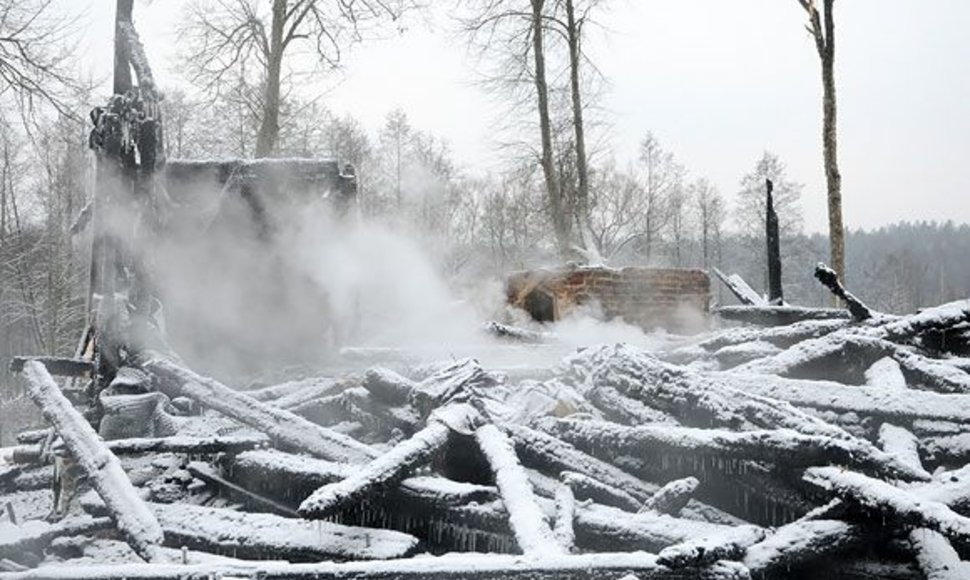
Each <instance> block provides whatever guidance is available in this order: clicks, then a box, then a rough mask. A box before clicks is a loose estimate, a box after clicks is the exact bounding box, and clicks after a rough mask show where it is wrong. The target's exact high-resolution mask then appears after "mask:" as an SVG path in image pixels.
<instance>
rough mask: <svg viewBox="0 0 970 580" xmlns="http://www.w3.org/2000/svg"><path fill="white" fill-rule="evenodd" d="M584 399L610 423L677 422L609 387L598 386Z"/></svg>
mask: <svg viewBox="0 0 970 580" xmlns="http://www.w3.org/2000/svg"><path fill="white" fill-rule="evenodd" d="M586 398H587V399H589V402H590V403H592V404H593V406H595V407H596V408H597V409H599V410H600V411H602V412H603V415H604V416H606V418H607V419H609V420H611V421H616V422H617V423H625V424H628V425H639V424H641V423H672V424H676V423H677V421H676V420H675V419H674V418H673V417H671V416H670V415H668V414H666V413H664V412H663V411H658V410H657V409H654V408H652V407H648V406H647V405H644V404H643V403H642V402H640V401H638V400H636V399H632V398H630V397H627V396H626V395H624V394H623V393H621V392H619V391H618V390H616V389H615V388H613V387H611V386H609V385H598V386H596V387H593V388H592V389H590V390H589V391H588V392H587V393H586Z"/></svg>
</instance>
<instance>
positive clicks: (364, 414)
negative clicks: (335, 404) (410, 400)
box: [341, 387, 420, 435]
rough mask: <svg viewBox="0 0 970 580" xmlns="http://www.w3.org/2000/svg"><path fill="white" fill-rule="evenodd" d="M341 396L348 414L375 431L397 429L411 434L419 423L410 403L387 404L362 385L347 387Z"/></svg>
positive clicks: (383, 431)
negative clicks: (400, 404)
mask: <svg viewBox="0 0 970 580" xmlns="http://www.w3.org/2000/svg"><path fill="white" fill-rule="evenodd" d="M341 398H342V404H343V405H344V407H345V408H347V410H348V412H349V413H350V416H351V417H353V418H354V419H355V420H356V421H358V422H360V423H361V424H362V425H364V426H365V427H367V428H369V429H370V430H371V431H372V432H375V433H387V432H390V431H392V430H394V429H399V430H401V432H403V433H404V434H405V435H411V434H413V433H414V431H415V430H416V429H417V427H418V424H419V423H420V417H418V414H417V412H416V411H415V410H414V409H413V408H412V407H411V406H410V405H402V406H393V405H388V404H387V403H384V402H382V401H379V400H378V399H377V398H376V397H374V396H373V395H372V394H371V392H370V391H369V390H367V389H365V388H363V387H355V388H353V389H347V390H346V391H344V392H343V393H342V394H341Z"/></svg>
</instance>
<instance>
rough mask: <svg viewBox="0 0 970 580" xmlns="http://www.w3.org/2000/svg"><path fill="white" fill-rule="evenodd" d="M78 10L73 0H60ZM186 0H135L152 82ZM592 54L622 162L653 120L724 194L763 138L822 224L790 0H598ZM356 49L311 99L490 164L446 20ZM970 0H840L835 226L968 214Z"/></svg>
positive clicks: (800, 34) (493, 110)
mask: <svg viewBox="0 0 970 580" xmlns="http://www.w3.org/2000/svg"><path fill="white" fill-rule="evenodd" d="M66 1H67V4H68V6H77V5H79V4H81V3H82V2H83V0H66ZM83 3H84V5H86V6H88V9H87V11H86V17H85V19H86V21H87V22H86V24H87V25H88V33H87V37H86V40H85V42H84V43H83V46H84V49H85V50H86V51H87V55H88V58H87V59H86V62H87V63H89V64H90V66H91V67H92V72H94V73H95V74H99V75H104V76H105V77H106V76H107V75H108V72H109V68H108V66H109V64H110V62H111V60H110V59H111V56H110V55H111V44H110V38H111V30H112V23H113V17H114V16H113V12H114V4H115V3H114V2H111V1H110V0H89V1H87V2H83ZM183 4H184V0H155V1H154V2H151V3H150V4H149V3H145V2H138V3H137V4H136V8H135V21H136V27H137V28H138V30H139V32H140V34H141V36H142V39H143V41H144V43H145V46H146V50H147V52H148V55H149V58H150V59H151V61H152V63H153V67H154V68H155V74H156V77H157V78H158V79H159V80H160V83H161V84H162V85H163V86H164V85H166V84H172V83H175V82H179V81H180V78H179V75H178V71H177V67H176V66H175V63H174V61H173V57H174V55H175V54H176V52H177V49H178V47H177V43H176V39H175V37H174V34H173V29H174V27H175V24H176V23H177V21H178V18H179V16H180V14H181V6H182V5H183ZM608 5H609V8H608V10H606V11H603V12H601V14H600V16H599V20H600V22H601V24H602V30H601V31H599V32H597V33H595V35H594V36H593V37H592V38H591V39H590V41H589V46H588V50H589V51H590V52H591V54H592V55H593V58H594V59H595V61H596V63H597V65H598V66H599V68H600V69H601V70H602V72H603V73H604V75H605V76H606V78H607V79H608V80H609V82H610V87H609V89H608V92H607V93H606V95H605V98H604V102H603V107H604V109H605V117H606V118H607V119H608V120H609V121H610V122H611V125H612V128H611V130H610V137H611V141H612V144H613V150H614V153H615V155H616V157H617V159H618V160H620V162H621V163H625V162H626V161H627V160H629V159H633V158H634V157H635V155H636V150H637V145H638V142H639V141H640V139H642V137H643V135H644V133H645V132H647V131H653V132H654V134H655V135H656V136H657V137H658V138H659V139H660V141H661V143H663V144H664V146H665V147H666V148H668V149H670V150H671V151H673V152H674V154H675V155H676V156H677V157H678V158H679V160H680V161H681V162H682V163H684V164H685V165H686V166H687V168H688V169H689V171H690V172H691V175H692V176H705V177H707V178H709V179H710V180H711V181H712V182H713V183H715V184H716V185H717V186H718V187H719V188H720V190H721V191H722V192H723V193H724V194H725V195H726V196H727V197H728V198H729V199H730V198H731V197H733V195H734V193H735V192H736V191H737V188H738V182H739V180H740V178H741V176H742V175H743V174H744V173H745V172H747V171H749V170H750V168H751V167H752V166H753V165H754V163H755V161H756V160H757V159H758V158H759V157H760V155H761V153H762V152H763V151H765V150H770V151H772V152H774V153H777V154H778V155H779V156H780V157H781V158H782V160H783V161H784V162H785V163H786V164H787V166H788V170H789V175H790V177H791V178H793V179H794V180H796V181H799V182H801V183H804V184H805V190H804V196H803V205H804V210H805V218H806V225H807V227H808V228H809V230H812V231H823V230H824V229H825V227H826V226H825V224H826V219H827V218H826V211H825V207H826V206H825V177H824V173H823V170H822V160H821V97H820V95H821V76H820V71H819V64H818V56H817V55H816V53H815V49H814V45H813V44H812V40H811V38H810V36H809V35H808V33H807V32H806V31H805V30H804V29H803V27H802V25H803V22H804V12H803V11H802V10H801V8H800V7H799V6H798V4H797V2H796V1H795V0H742V1H735V2H725V1H724V0H609V2H608ZM433 21H434V22H435V23H436V24H432V25H429V26H424V25H412V26H411V27H410V28H409V29H408V30H407V31H405V32H404V33H403V34H401V35H396V36H394V37H392V38H390V39H387V40H382V41H380V42H375V43H371V44H368V45H364V46H358V47H356V48H355V49H354V50H353V52H352V53H351V54H350V56H349V57H348V58H347V59H346V61H345V70H344V71H343V72H342V73H341V74H340V75H339V82H338V76H337V75H334V77H333V78H332V79H330V81H329V82H328V83H326V84H327V85H328V86H330V87H331V88H330V89H329V92H328V94H327V95H326V96H325V98H324V99H323V102H324V103H325V104H326V105H327V106H328V107H329V108H330V109H331V110H333V111H334V112H337V113H349V114H351V115H353V116H355V117H357V118H358V119H360V120H361V121H362V122H363V123H364V124H365V126H366V127H368V128H369V129H371V130H372V131H376V130H377V128H378V127H380V125H381V124H382V121H383V117H384V115H385V114H386V113H387V112H388V111H389V110H391V109H393V108H394V107H397V106H400V107H402V108H403V109H404V110H405V111H406V112H407V113H408V115H409V116H410V118H411V121H412V124H413V125H415V126H416V127H418V128H421V129H424V130H429V131H431V132H433V133H435V134H437V135H439V136H441V137H443V138H445V139H446V140H447V141H448V142H449V143H450V144H451V147H452V150H453V151H454V153H455V156H456V157H457V159H458V160H459V162H460V163H462V164H463V165H465V166H466V167H468V168H470V169H472V170H475V171H487V170H489V169H490V168H492V167H496V166H497V164H498V163H499V158H498V156H497V154H496V152H495V140H494V139H493V136H492V133H491V130H492V127H494V126H495V125H496V122H497V121H498V120H499V119H500V116H501V110H500V108H498V107H497V106H496V104H495V103H493V102H490V101H489V99H488V97H487V96H486V95H485V94H484V93H483V92H482V90H481V89H480V88H479V87H478V86H476V84H475V82H474V80H475V78H476V75H475V70H476V63H475V60H474V59H473V58H472V57H470V56H468V55H467V54H466V52H465V49H464V46H463V44H462V43H461V41H460V40H456V39H454V38H453V36H452V34H451V31H450V30H448V29H447V26H446V23H447V19H445V18H435V19H433ZM967 30H970V2H967V1H966V0H924V1H921V2H914V1H912V0H841V1H840V2H837V3H836V38H837V45H836V67H837V90H838V105H839V125H838V130H839V160H840V165H841V170H842V188H843V197H844V211H845V223H846V225H847V226H848V227H850V228H857V227H864V228H872V227H878V226H880V225H884V224H887V223H892V222H896V221H900V220H947V219H953V220H955V221H959V222H970V41H968V40H967V38H966V33H967Z"/></svg>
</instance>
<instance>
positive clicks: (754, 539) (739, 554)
mask: <svg viewBox="0 0 970 580" xmlns="http://www.w3.org/2000/svg"><path fill="white" fill-rule="evenodd" d="M764 538H765V530H764V528H759V527H757V526H737V527H733V528H730V529H729V530H727V531H725V532H722V533H720V534H715V535H711V536H703V537H700V538H693V539H691V540H688V541H686V542H684V543H682V544H677V545H675V546H670V547H668V548H664V549H663V550H661V551H660V553H659V554H658V558H657V561H658V562H660V563H661V564H663V565H664V566H669V567H671V568H687V567H691V568H701V567H704V566H709V565H711V564H713V563H714V562H717V561H718V560H740V559H741V558H743V557H744V555H745V553H746V552H747V549H748V547H750V546H752V545H754V544H756V543H758V542H760V541H761V540H763V539H764Z"/></svg>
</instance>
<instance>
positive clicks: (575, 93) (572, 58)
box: [558, 0, 599, 249]
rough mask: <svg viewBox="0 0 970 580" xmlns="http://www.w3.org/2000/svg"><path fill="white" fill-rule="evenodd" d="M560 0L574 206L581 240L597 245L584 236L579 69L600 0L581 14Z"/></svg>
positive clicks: (585, 165) (585, 175)
mask: <svg viewBox="0 0 970 580" xmlns="http://www.w3.org/2000/svg"><path fill="white" fill-rule="evenodd" d="M561 2H562V3H564V4H565V12H566V21H565V22H564V23H563V22H562V21H561V20H558V22H560V25H561V26H563V28H564V29H565V37H566V46H567V47H568V49H569V93H570V97H571V105H572V118H573V119H572V121H573V122H572V125H573V133H574V135H575V145H576V174H577V180H578V184H577V191H576V199H575V201H574V203H573V207H574V211H575V213H576V221H577V227H578V228H579V230H580V233H581V234H582V237H583V238H584V239H583V240H582V242H583V244H584V245H586V246H588V245H590V244H594V242H593V240H587V239H585V238H587V237H589V236H590V232H589V210H590V208H589V157H588V154H587V150H586V126H585V120H584V103H583V93H582V90H581V82H580V74H581V71H580V69H581V67H582V63H583V59H584V55H583V48H582V41H583V29H584V27H585V26H586V23H587V22H588V18H589V14H590V11H591V10H592V9H593V8H594V7H595V6H596V5H597V4H598V3H599V2H598V0H589V1H587V2H586V5H585V6H583V7H582V12H581V13H580V14H579V16H577V14H576V12H577V11H576V6H575V4H576V3H575V2H574V0H561ZM587 249H593V248H587Z"/></svg>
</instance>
